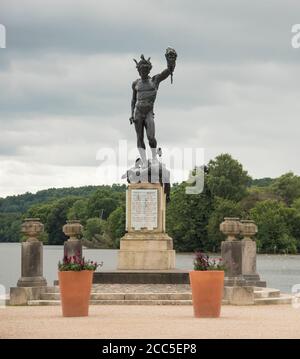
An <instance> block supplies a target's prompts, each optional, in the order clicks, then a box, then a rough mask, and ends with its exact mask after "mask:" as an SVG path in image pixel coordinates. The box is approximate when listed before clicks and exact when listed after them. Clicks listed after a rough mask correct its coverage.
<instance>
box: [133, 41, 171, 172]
mask: <svg viewBox="0 0 300 359" xmlns="http://www.w3.org/2000/svg"><path fill="white" fill-rule="evenodd" d="M165 57H166V60H167V69H165V70H164V71H162V72H161V73H160V74H157V75H155V76H153V77H150V76H149V73H150V71H151V68H152V64H151V62H150V57H149V58H148V59H147V60H146V59H145V57H144V55H141V60H140V61H139V62H137V60H135V59H134V61H135V63H136V68H137V70H138V72H139V74H140V76H141V78H139V79H137V80H135V81H134V82H133V84H132V91H133V93H132V101H131V117H130V119H129V121H130V124H132V123H134V126H135V131H136V135H137V147H138V151H139V153H140V157H141V167H142V168H146V167H148V165H149V164H148V161H147V157H146V146H145V142H144V130H146V134H147V138H148V141H149V146H150V148H151V152H152V165H153V164H155V163H156V162H157V141H156V138H155V123H154V113H153V106H154V102H155V99H156V94H157V90H158V87H159V84H160V83H161V81H163V80H165V79H166V78H167V77H168V76H170V75H171V83H172V82H173V71H174V69H175V65H176V58H177V53H176V51H175V50H174V49H172V48H170V47H168V48H167V50H166V54H165ZM159 151H161V150H160V149H159Z"/></svg>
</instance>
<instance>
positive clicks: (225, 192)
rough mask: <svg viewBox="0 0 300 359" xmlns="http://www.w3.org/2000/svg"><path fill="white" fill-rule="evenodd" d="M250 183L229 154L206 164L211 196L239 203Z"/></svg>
mask: <svg viewBox="0 0 300 359" xmlns="http://www.w3.org/2000/svg"><path fill="white" fill-rule="evenodd" d="M250 181H251V177H249V176H248V173H247V171H245V170H244V169H243V166H242V165H241V164H240V163H239V162H238V161H237V160H234V159H233V158H232V157H231V156H230V155H229V154H227V153H225V154H221V155H219V156H217V157H216V158H215V159H214V160H211V161H209V163H208V176H207V185H208V188H209V189H210V191H211V193H212V195H213V196H216V197H221V198H225V199H229V200H232V201H239V200H241V199H242V198H243V197H244V196H245V195H246V188H247V186H248V185H249V183H250Z"/></svg>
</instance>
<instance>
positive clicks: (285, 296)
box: [254, 294, 293, 305]
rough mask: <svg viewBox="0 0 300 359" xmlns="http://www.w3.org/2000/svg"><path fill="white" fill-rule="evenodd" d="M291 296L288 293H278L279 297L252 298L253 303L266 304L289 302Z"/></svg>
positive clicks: (290, 301)
mask: <svg viewBox="0 0 300 359" xmlns="http://www.w3.org/2000/svg"><path fill="white" fill-rule="evenodd" d="M292 298H293V297H292V296H291V295H289V294H280V296H279V297H274V298H272V297H270V298H257V299H254V304H255V305H262V304H263V305H267V304H291V303H292Z"/></svg>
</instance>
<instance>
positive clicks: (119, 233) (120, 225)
mask: <svg viewBox="0 0 300 359" xmlns="http://www.w3.org/2000/svg"><path fill="white" fill-rule="evenodd" d="M125 219H126V211H125V206H124V204H123V205H122V206H120V207H118V208H116V209H115V210H114V211H113V212H112V213H111V214H110V216H109V217H108V219H107V234H108V235H109V236H110V237H111V238H112V239H113V241H114V243H115V246H116V247H118V246H119V243H120V238H121V237H123V236H124V234H125Z"/></svg>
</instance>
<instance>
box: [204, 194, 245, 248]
mask: <svg viewBox="0 0 300 359" xmlns="http://www.w3.org/2000/svg"><path fill="white" fill-rule="evenodd" d="M241 212H242V210H241V206H240V204H239V203H236V202H233V201H230V200H228V199H224V198H220V197H219V198H216V199H215V201H214V210H213V212H212V214H211V216H210V218H209V221H208V225H207V234H208V242H209V249H210V250H212V251H214V252H215V251H217V250H220V246H221V242H222V241H223V240H225V236H224V234H223V233H221V232H220V223H222V222H223V220H224V217H241Z"/></svg>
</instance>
